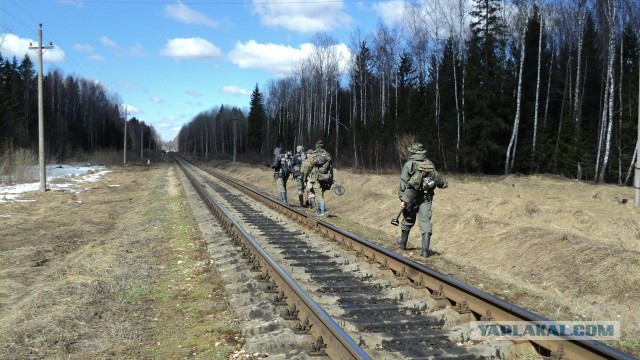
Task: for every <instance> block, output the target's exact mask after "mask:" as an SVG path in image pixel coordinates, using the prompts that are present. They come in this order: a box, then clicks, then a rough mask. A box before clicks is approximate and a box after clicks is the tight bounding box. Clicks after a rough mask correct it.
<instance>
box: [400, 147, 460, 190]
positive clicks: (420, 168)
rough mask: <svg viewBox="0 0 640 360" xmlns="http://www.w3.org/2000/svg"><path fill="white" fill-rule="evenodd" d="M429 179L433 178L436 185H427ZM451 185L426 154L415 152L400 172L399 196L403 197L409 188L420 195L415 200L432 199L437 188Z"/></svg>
mask: <svg viewBox="0 0 640 360" xmlns="http://www.w3.org/2000/svg"><path fill="white" fill-rule="evenodd" d="M428 180H432V181H433V183H434V185H433V186H431V187H429V186H427V185H426V183H427V181H428ZM448 186H449V183H448V182H447V180H446V179H445V178H444V176H442V175H441V174H440V173H438V172H437V171H436V169H435V166H434V165H433V163H432V162H431V160H429V159H427V156H426V155H425V154H413V155H411V157H409V160H407V162H406V163H405V164H404V166H403V167H402V173H401V174H400V186H399V188H398V198H400V200H403V201H405V200H406V199H407V196H405V199H403V195H405V191H406V190H407V189H409V190H411V191H413V192H414V193H415V192H417V193H418V196H417V197H415V201H417V202H422V201H425V200H426V201H431V200H433V195H434V193H435V191H434V190H435V188H436V187H438V188H441V189H444V188H446V187H448Z"/></svg>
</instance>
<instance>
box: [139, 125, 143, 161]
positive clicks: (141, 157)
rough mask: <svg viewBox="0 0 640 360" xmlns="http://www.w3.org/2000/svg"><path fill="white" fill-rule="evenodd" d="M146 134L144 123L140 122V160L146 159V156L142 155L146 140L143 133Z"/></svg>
mask: <svg viewBox="0 0 640 360" xmlns="http://www.w3.org/2000/svg"><path fill="white" fill-rule="evenodd" d="M143 132H144V128H143V127H142V121H141V122H140V159H144V155H143V154H142V149H144V140H143V138H142V133H143Z"/></svg>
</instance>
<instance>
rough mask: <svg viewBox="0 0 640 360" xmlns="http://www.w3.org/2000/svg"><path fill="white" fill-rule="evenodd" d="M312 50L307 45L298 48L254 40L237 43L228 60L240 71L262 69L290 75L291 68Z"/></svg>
mask: <svg viewBox="0 0 640 360" xmlns="http://www.w3.org/2000/svg"><path fill="white" fill-rule="evenodd" d="M312 50H313V45H312V44H309V43H305V44H301V45H300V46H299V47H298V48H293V47H291V46H287V45H279V44H273V43H267V44H259V43H257V42H256V41H255V40H249V41H248V42H246V43H241V42H237V43H236V46H235V47H234V49H233V50H231V52H230V53H229V59H230V60H231V62H232V63H234V64H236V65H237V66H238V67H239V68H241V69H263V70H266V71H269V72H272V73H274V74H276V75H287V74H289V73H291V67H292V65H293V64H294V63H296V62H298V61H299V60H300V59H303V58H304V57H306V56H308V55H309V54H310V53H311V51H312Z"/></svg>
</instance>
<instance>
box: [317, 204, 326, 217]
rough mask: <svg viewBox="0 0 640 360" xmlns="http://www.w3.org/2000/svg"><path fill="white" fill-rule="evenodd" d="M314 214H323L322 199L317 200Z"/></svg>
mask: <svg viewBox="0 0 640 360" xmlns="http://www.w3.org/2000/svg"><path fill="white" fill-rule="evenodd" d="M316 215H318V216H324V201H318V208H317V209H316Z"/></svg>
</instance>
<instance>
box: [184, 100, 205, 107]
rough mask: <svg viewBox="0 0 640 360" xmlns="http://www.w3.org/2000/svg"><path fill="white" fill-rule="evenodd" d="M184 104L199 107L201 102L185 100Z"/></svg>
mask: <svg viewBox="0 0 640 360" xmlns="http://www.w3.org/2000/svg"><path fill="white" fill-rule="evenodd" d="M185 104H187V105H190V106H195V107H201V106H202V103H201V102H200V101H187V102H185Z"/></svg>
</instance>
